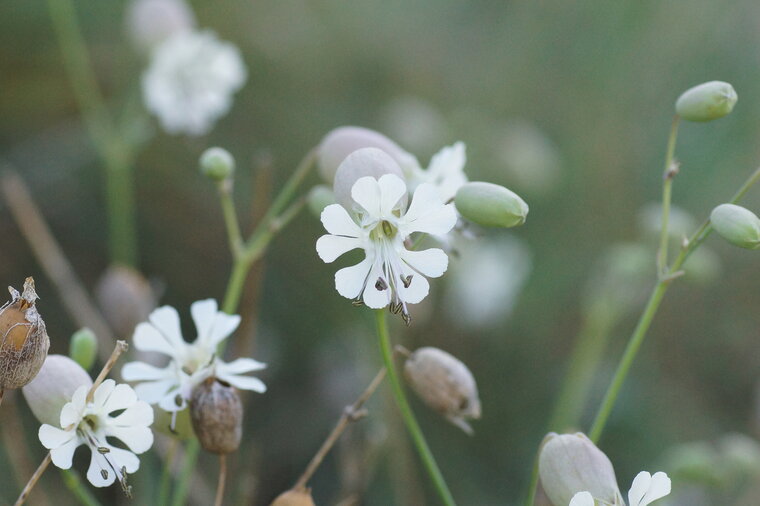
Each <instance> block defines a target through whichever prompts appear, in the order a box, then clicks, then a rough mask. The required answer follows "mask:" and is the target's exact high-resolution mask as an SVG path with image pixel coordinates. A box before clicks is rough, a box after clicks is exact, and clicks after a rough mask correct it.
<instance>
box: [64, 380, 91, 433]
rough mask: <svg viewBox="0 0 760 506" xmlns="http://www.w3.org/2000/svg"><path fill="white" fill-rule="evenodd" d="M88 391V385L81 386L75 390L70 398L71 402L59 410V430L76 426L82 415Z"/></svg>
mask: <svg viewBox="0 0 760 506" xmlns="http://www.w3.org/2000/svg"><path fill="white" fill-rule="evenodd" d="M89 391H90V387H89V386H88V385H82V386H80V387H79V388H77V389H76V391H75V392H74V395H72V396H71V402H69V403H67V404H65V405H64V406H63V408H62V409H61V428H64V429H65V428H66V427H68V426H69V425H73V424H78V423H79V422H80V421H81V420H82V415H83V414H84V409H85V403H86V399H87V393H88V392H89Z"/></svg>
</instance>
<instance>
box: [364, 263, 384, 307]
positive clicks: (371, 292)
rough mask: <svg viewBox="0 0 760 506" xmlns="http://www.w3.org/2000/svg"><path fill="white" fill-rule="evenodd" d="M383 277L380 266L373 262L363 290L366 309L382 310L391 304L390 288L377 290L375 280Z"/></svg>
mask: <svg viewBox="0 0 760 506" xmlns="http://www.w3.org/2000/svg"><path fill="white" fill-rule="evenodd" d="M380 277H383V278H384V276H383V270H382V268H381V264H380V263H379V262H377V261H375V264H374V265H373V266H372V270H370V272H369V276H368V278H367V285H366V287H365V288H364V294H363V300H364V304H366V305H367V307H369V308H372V309H382V308H384V307H385V306H387V305H388V304H390V302H391V288H390V287H386V288H385V290H378V288H377V286H376V285H377V280H378V279H379V278H380Z"/></svg>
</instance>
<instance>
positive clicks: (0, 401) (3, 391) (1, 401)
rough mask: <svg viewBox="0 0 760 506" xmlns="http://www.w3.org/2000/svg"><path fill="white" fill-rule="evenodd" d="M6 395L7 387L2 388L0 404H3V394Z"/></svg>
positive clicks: (0, 390) (0, 389)
mask: <svg viewBox="0 0 760 506" xmlns="http://www.w3.org/2000/svg"><path fill="white" fill-rule="evenodd" d="M4 395H5V389H4V388H0V406H2V404H3V396H4Z"/></svg>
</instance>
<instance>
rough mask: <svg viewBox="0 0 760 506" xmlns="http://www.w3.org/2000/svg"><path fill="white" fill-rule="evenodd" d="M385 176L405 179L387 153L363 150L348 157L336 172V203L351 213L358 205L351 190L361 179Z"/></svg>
mask: <svg viewBox="0 0 760 506" xmlns="http://www.w3.org/2000/svg"><path fill="white" fill-rule="evenodd" d="M385 174H395V175H397V176H398V177H400V178H401V179H404V174H403V172H402V171H401V167H400V166H399V164H398V163H397V162H396V161H395V160H394V159H393V158H392V157H391V156H390V155H388V154H387V153H386V152H385V151H383V150H382V149H378V148H362V149H359V150H357V151H354V152H353V153H351V154H350V155H348V156H347V157H346V159H345V160H343V162H342V163H341V164H340V166H339V167H338V170H337V171H336V172H335V181H334V182H333V193H334V194H335V201H336V202H337V203H338V204H340V205H342V206H343V207H345V208H346V209H347V210H349V211H351V210H353V209H354V206H355V205H356V204H355V203H354V199H353V198H352V197H351V188H353V186H354V183H356V181H358V180H359V179H361V178H363V177H366V176H371V177H374V178H375V179H380V177H382V176H384V175H385ZM406 200H407V196H406V195H404V198H403V202H402V203H401V205H402V207H404V206H406Z"/></svg>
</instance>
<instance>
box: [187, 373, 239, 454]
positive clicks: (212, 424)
mask: <svg viewBox="0 0 760 506" xmlns="http://www.w3.org/2000/svg"><path fill="white" fill-rule="evenodd" d="M190 419H191V420H192V422H193V430H194V431H195V435H196V436H198V440H199V441H200V443H201V446H202V447H203V449H204V450H206V451H207V452H211V453H217V454H226V453H232V452H234V451H235V450H237V449H238V446H240V439H241V437H242V436H243V403H242V402H241V401H240V396H239V395H238V393H237V390H235V389H234V388H233V387H231V386H230V385H229V384H227V383H223V382H221V381H219V380H218V379H216V378H209V379H207V380H206V381H204V382H203V383H201V384H200V385H198V386H197V387H195V390H193V395H192V398H191V399H190Z"/></svg>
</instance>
